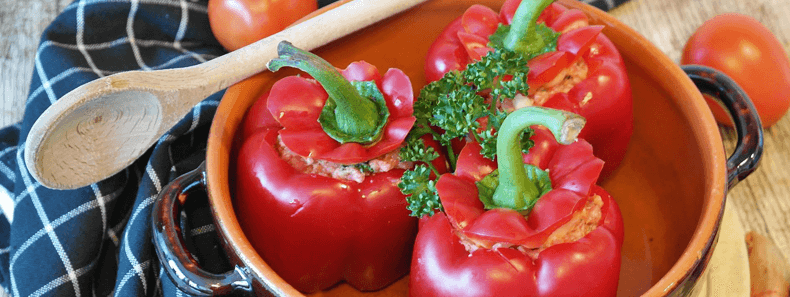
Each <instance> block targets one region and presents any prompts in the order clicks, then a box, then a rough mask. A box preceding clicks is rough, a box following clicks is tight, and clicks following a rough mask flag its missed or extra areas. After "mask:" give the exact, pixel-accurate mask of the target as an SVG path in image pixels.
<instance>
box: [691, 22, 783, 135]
mask: <svg viewBox="0 0 790 297" xmlns="http://www.w3.org/2000/svg"><path fill="white" fill-rule="evenodd" d="M680 62H681V64H684V65H685V64H698V65H705V66H709V67H713V68H715V69H718V70H720V71H722V72H724V73H725V74H727V75H728V76H729V77H731V78H732V79H733V80H735V82H736V83H738V85H740V86H741V88H743V90H744V91H745V92H746V94H747V95H749V98H750V99H751V100H752V102H753V103H754V106H755V108H757V113H758V114H759V115H760V119H761V121H762V124H763V127H766V128H767V127H770V126H771V125H773V124H775V123H776V122H777V121H779V119H780V118H782V116H783V115H784V114H785V113H786V112H787V109H788V107H789V106H790V60H788V57H787V54H786V53H785V49H784V47H782V44H781V43H780V42H779V40H777V39H776V37H775V36H774V35H773V34H771V31H769V30H768V28H766V27H765V26H763V25H762V24H760V22H758V21H757V20H755V19H753V18H751V17H749V16H746V15H742V14H737V13H730V14H722V15H718V16H716V17H713V18H712V19H710V20H708V21H706V22H705V23H704V24H702V26H700V27H699V28H698V29H697V31H696V32H695V33H694V35H692V36H691V38H690V39H689V40H688V42H687V43H686V46H685V48H684V49H683V57H682V58H681V60H680ZM706 99H707V100H708V105H710V106H711V109H712V110H713V114H714V116H715V117H716V120H717V121H718V122H719V123H722V124H725V125H729V126H732V122H731V120H730V118H729V116H728V115H727V114H726V113H724V110H723V109H722V108H721V106H719V105H718V104H716V103H714V102H712V101H711V100H710V99H708V98H706Z"/></svg>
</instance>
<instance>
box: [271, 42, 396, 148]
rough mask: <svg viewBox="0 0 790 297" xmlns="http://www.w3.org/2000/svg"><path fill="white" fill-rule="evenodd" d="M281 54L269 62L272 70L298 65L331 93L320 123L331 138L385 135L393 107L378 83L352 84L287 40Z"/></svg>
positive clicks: (342, 139)
mask: <svg viewBox="0 0 790 297" xmlns="http://www.w3.org/2000/svg"><path fill="white" fill-rule="evenodd" d="M277 53H278V54H279V58H276V59H273V60H271V61H269V63H268V64H267V67H268V68H269V70H271V71H278V70H279V69H280V68H281V67H293V68H297V69H299V70H302V71H304V72H307V73H308V74H310V75H311V76H312V77H313V78H314V79H315V80H316V81H318V82H319V83H320V84H321V86H322V87H323V88H324V90H326V92H327V94H329V98H327V102H326V105H325V106H324V109H323V110H322V112H321V115H320V116H319V122H320V123H321V126H322V127H323V128H324V131H325V132H326V133H327V134H328V135H329V136H330V137H332V138H333V139H335V140H337V141H338V142H340V143H348V142H357V143H362V144H369V143H372V142H375V141H377V140H378V139H380V138H381V135H382V133H383V130H384V124H386V122H387V119H388V117H389V110H387V105H386V102H385V101H384V98H383V95H381V92H380V91H379V90H378V88H377V87H376V85H375V83H374V82H354V84H352V82H349V81H348V80H347V79H346V78H345V77H343V75H342V74H341V73H340V72H339V71H338V70H337V69H336V68H335V67H334V66H332V64H329V62H327V61H326V60H324V59H321V58H320V57H318V56H316V55H315V54H312V53H310V52H308V51H305V50H302V49H299V48H296V47H294V46H293V45H292V44H291V43H289V42H287V41H283V42H280V44H278V46H277ZM360 93H363V94H365V95H366V96H367V97H366V96H363V95H362V94H360Z"/></svg>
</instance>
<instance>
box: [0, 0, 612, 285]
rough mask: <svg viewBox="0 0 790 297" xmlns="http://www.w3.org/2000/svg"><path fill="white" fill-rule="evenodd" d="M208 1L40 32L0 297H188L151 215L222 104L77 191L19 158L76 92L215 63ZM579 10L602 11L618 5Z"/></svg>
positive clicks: (124, 8)
mask: <svg viewBox="0 0 790 297" xmlns="http://www.w3.org/2000/svg"><path fill="white" fill-rule="evenodd" d="M207 1H208V0H189V1H187V0H180V1H175V0H173V1H164V0H90V1H87V0H76V1H75V2H73V3H72V4H71V5H69V6H68V7H66V8H65V9H64V10H63V12H62V13H61V14H60V15H59V16H58V17H57V18H56V19H55V20H54V21H53V22H52V23H51V24H50V25H49V26H48V27H47V29H46V30H45V31H44V33H43V35H42V37H41V42H40V45H39V47H38V51H37V54H36V58H35V69H34V71H33V77H32V80H31V84H30V93H29V96H28V98H27V103H26V109H25V113H24V117H23V120H22V121H21V122H20V123H17V124H15V125H12V126H8V127H5V128H2V129H0V209H1V210H2V214H0V216H2V217H1V218H0V285H2V288H3V289H4V290H5V291H6V292H7V293H9V294H11V295H13V296H40V295H57V296H109V295H113V296H162V295H164V296H183V295H185V294H184V293H183V292H181V291H179V290H178V289H177V288H176V287H175V285H174V284H173V282H172V281H171V280H170V278H169V277H168V276H167V275H166V273H164V271H163V269H162V268H161V266H160V263H159V260H158V259H157V257H156V253H155V251H154V247H153V244H152V243H151V223H150V222H151V218H150V214H151V206H152V204H153V202H154V201H155V199H156V197H157V194H158V193H159V192H160V191H161V189H162V188H163V187H164V186H165V185H167V184H168V183H169V182H170V181H172V180H173V179H175V178H176V177H178V176H179V175H181V174H183V173H185V172H187V171H189V170H192V169H195V168H196V167H197V166H198V165H199V164H200V163H201V162H202V161H203V159H204V157H205V147H206V140H207V138H208V129H209V126H210V123H211V120H212V118H213V116H214V113H215V111H216V108H217V106H218V105H219V101H220V98H221V96H222V93H223V92H220V93H217V94H214V95H212V96H210V97H208V98H206V99H205V100H204V101H202V102H201V103H199V104H198V105H197V106H195V107H194V108H193V110H192V112H191V113H189V114H188V115H187V116H186V117H184V118H183V119H182V120H181V121H180V122H179V123H178V124H177V125H176V126H175V127H173V128H172V130H170V131H169V132H168V133H167V134H166V135H165V136H163V137H162V138H161V139H160V140H159V141H158V142H157V143H156V144H155V145H154V146H153V147H152V148H151V149H149V150H148V151H147V152H146V153H145V154H144V155H143V156H142V157H141V158H140V159H139V160H138V161H137V162H135V163H134V164H132V165H131V166H129V167H128V168H127V169H126V170H124V171H122V172H120V173H118V174H116V175H115V176H113V177H111V178H109V179H107V180H104V181H102V182H99V183H97V184H93V185H90V186H88V187H85V188H81V189H76V190H68V191H62V190H52V189H48V188H45V187H43V186H42V185H41V184H39V183H38V182H36V181H35V180H34V179H33V177H32V176H31V175H30V174H29V173H28V171H27V168H26V166H25V162H24V158H23V155H24V153H23V148H24V144H25V139H26V137H27V134H28V132H29V129H30V127H31V126H32V125H33V123H34V122H35V120H36V119H37V118H38V117H39V116H40V115H41V113H42V112H43V111H44V110H45V109H46V108H47V107H48V106H50V105H51V104H52V103H53V102H55V101H56V100H57V99H58V98H60V97H61V96H63V95H64V94H66V93H68V92H69V91H71V90H72V89H74V88H76V87H78V86H79V85H81V84H84V83H86V82H89V81H91V80H94V79H97V78H99V77H103V76H108V75H111V74H114V73H118V72H122V71H129V70H140V69H143V70H156V69H164V68H176V67H185V66H190V65H194V64H198V63H201V62H205V61H207V60H209V59H212V58H214V57H217V56H219V55H222V54H224V53H225V50H224V49H223V48H222V47H221V46H220V45H219V43H218V42H217V41H216V40H215V38H214V37H213V36H212V34H211V29H210V27H209V23H208V18H207V14H206V13H207V8H206V6H207ZM318 2H319V4H320V5H322V6H323V5H326V4H328V3H330V2H333V0H319V1H318ZM585 2H588V3H591V4H593V5H595V6H597V7H599V8H602V9H610V8H612V7H614V6H615V5H616V4H619V3H621V2H624V1H623V0H594V1H589V0H588V1H585ZM193 200H194V201H193ZM186 213H187V214H186V217H187V222H186V223H185V226H186V228H185V229H187V230H191V232H188V234H189V236H187V238H186V239H187V241H188V243H187V245H188V247H190V249H191V251H192V252H193V253H194V254H195V256H196V257H197V258H198V259H200V260H201V264H202V265H204V267H205V268H206V269H207V270H210V271H216V272H221V271H223V270H224V269H228V263H227V259H225V258H224V254H223V253H222V250H221V247H220V244H219V241H218V237H217V235H216V234H215V232H214V231H213V230H214V229H213V226H212V225H211V224H212V221H211V212H210V209H209V208H208V205H207V203H206V201H205V199H202V200H201V199H191V198H190V206H189V207H187V209H186ZM200 230H202V231H201V232H198V231H200Z"/></svg>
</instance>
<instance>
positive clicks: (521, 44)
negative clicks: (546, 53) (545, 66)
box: [503, 0, 554, 54]
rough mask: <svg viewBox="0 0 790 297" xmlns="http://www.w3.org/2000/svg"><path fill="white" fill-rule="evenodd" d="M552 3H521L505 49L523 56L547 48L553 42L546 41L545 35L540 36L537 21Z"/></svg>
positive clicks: (528, 0) (505, 41)
mask: <svg viewBox="0 0 790 297" xmlns="http://www.w3.org/2000/svg"><path fill="white" fill-rule="evenodd" d="M552 2H554V0H538V1H530V0H523V1H521V4H519V5H518V9H516V13H515V14H514V15H513V23H511V24H510V31H508V33H507V35H505V38H504V41H503V45H504V47H505V48H506V49H509V50H511V51H514V52H518V53H522V54H523V53H535V52H538V51H540V49H543V48H545V47H546V45H547V44H548V43H550V42H551V41H550V40H546V37H545V36H544V35H543V34H538V31H537V27H538V24H537V21H538V17H540V14H541V13H542V12H543V10H544V9H546V7H548V6H549V5H550V4H551V3H552Z"/></svg>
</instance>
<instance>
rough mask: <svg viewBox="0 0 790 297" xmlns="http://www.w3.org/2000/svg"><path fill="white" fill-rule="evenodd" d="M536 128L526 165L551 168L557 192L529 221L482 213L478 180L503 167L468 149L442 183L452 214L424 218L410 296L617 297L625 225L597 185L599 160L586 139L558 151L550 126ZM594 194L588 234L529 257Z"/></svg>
mask: <svg viewBox="0 0 790 297" xmlns="http://www.w3.org/2000/svg"><path fill="white" fill-rule="evenodd" d="M535 131H536V134H535V135H534V136H533V137H532V140H533V141H535V144H536V145H535V147H533V148H532V149H531V150H530V152H529V154H527V155H525V156H524V162H525V163H529V164H533V165H536V166H538V167H540V168H541V169H544V170H545V169H548V172H549V174H550V178H551V181H552V187H553V189H552V190H550V191H549V192H548V193H546V194H544V195H543V196H542V197H541V198H540V199H539V200H538V202H537V204H536V205H535V206H534V208H533V209H532V212H531V213H530V214H529V216H528V217H527V218H525V217H524V216H523V215H521V214H520V213H518V212H516V211H513V210H510V209H505V208H494V209H489V210H486V209H484V208H483V204H482V202H481V201H480V200H479V199H478V188H477V187H476V185H475V181H478V180H480V179H482V178H483V177H484V176H486V175H488V174H489V173H490V172H492V171H493V170H494V169H496V168H497V164H496V163H495V162H492V161H491V160H489V159H486V158H484V157H482V156H480V153H479V151H480V146H479V145H478V144H477V143H474V142H470V143H468V144H467V145H466V146H465V147H464V149H463V150H462V152H461V154H460V155H459V160H458V167H457V170H456V172H455V173H454V174H449V173H447V174H443V175H442V176H441V177H440V179H439V181H438V183H437V185H436V187H437V190H438V191H439V196H440V197H441V201H442V205H443V206H444V209H445V211H444V212H441V213H437V214H435V215H433V216H431V217H427V216H426V217H423V218H422V219H421V221H420V230H419V233H418V234H417V239H416V242H415V247H414V256H413V258H412V266H411V275H410V277H411V278H410V283H409V286H410V287H409V290H410V294H411V296H615V294H616V292H617V284H618V280H619V274H620V248H621V246H622V242H623V222H622V217H621V215H620V210H619V208H618V206H617V203H616V202H615V201H614V199H612V197H611V196H610V195H609V194H608V193H607V192H606V191H605V190H604V189H603V188H601V187H599V186H597V185H595V184H594V182H595V180H596V179H597V177H598V176H597V175H598V173H599V172H600V169H601V166H602V162H601V160H599V159H597V158H595V157H594V156H593V155H592V148H591V147H590V145H589V144H588V143H587V142H586V141H584V140H579V141H578V142H575V143H573V144H570V145H559V144H557V142H556V141H554V140H553V138H552V137H551V135H550V133H548V132H547V131H546V130H545V129H540V128H536V130H535ZM596 195H597V196H600V198H601V201H602V202H603V205H602V207H601V215H602V216H601V218H600V221H599V222H598V224H597V227H595V229H593V230H592V231H591V232H590V233H588V234H587V235H585V236H584V237H582V238H581V239H579V240H576V241H573V242H568V243H560V244H556V245H551V246H549V247H547V248H546V247H542V248H543V249H542V251H540V252H539V253H537V254H534V252H531V253H527V252H524V251H525V250H529V249H532V248H538V247H541V245H542V244H543V243H544V242H545V240H546V238H548V237H549V235H550V234H551V233H552V232H553V231H555V230H557V228H559V227H560V226H562V225H563V224H565V223H567V222H569V221H570V220H571V217H572V216H573V214H574V213H575V212H578V211H580V209H582V208H583V207H584V205H585V204H586V203H587V202H588V199H591V198H592V197H594V196H596ZM474 242H477V243H483V245H484V246H488V247H484V246H477V245H475V243H474ZM469 246H476V249H474V250H473V249H470V248H468V247H469ZM518 246H520V247H521V248H516V247H518Z"/></svg>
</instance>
